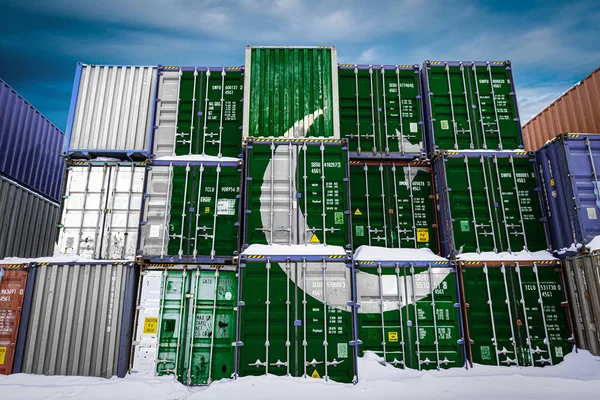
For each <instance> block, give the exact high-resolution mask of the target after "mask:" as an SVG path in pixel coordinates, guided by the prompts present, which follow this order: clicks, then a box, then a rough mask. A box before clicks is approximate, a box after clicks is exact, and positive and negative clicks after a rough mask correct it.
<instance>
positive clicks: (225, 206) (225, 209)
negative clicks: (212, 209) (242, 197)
mask: <svg viewBox="0 0 600 400" xmlns="http://www.w3.org/2000/svg"><path fill="white" fill-rule="evenodd" d="M217 215H235V199H219V201H218V203H217Z"/></svg>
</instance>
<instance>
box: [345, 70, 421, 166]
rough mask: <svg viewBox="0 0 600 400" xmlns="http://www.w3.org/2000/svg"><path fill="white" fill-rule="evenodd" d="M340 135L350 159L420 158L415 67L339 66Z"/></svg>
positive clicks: (419, 121) (419, 129) (419, 95)
mask: <svg viewBox="0 0 600 400" xmlns="http://www.w3.org/2000/svg"><path fill="white" fill-rule="evenodd" d="M338 80H339V83H338V85H339V90H340V91H339V103H340V134H341V136H342V137H343V138H347V139H348V143H349V146H350V152H351V153H350V154H351V156H352V155H354V154H356V155H357V156H361V155H362V156H366V157H369V156H379V157H388V156H389V157H392V158H403V159H409V160H412V159H414V158H418V157H423V156H425V144H424V142H423V138H424V136H425V135H424V129H425V126H424V124H423V110H422V102H421V85H420V80H419V66H418V65H416V64H415V65H381V66H373V65H353V64H340V65H339V71H338Z"/></svg>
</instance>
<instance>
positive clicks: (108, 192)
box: [58, 162, 146, 260]
mask: <svg viewBox="0 0 600 400" xmlns="http://www.w3.org/2000/svg"><path fill="white" fill-rule="evenodd" d="M145 174H146V163H145V162H137V163H131V162H122V163H117V162H93V163H87V162H70V163H69V166H68V168H67V179H66V182H65V192H64V193H65V194H64V196H63V204H62V215H61V223H60V234H59V239H58V246H59V250H60V252H61V253H64V254H70V255H78V256H81V257H85V258H92V259H95V260H126V259H127V260H131V259H133V258H134V257H135V255H136V250H137V235H138V229H139V223H140V210H141V207H142V195H143V192H144V177H145Z"/></svg>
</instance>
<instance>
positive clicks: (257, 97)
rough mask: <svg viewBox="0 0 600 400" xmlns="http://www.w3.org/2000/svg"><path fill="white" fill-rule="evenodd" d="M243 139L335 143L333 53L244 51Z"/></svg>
mask: <svg viewBox="0 0 600 400" xmlns="http://www.w3.org/2000/svg"><path fill="white" fill-rule="evenodd" d="M244 78H245V80H244V87H245V91H244V124H243V127H244V128H243V137H244V138H247V137H249V136H250V137H285V138H299V137H322V138H339V137H340V133H339V110H338V99H337V94H338V85H337V53H336V49H335V47H328V46H320V47H251V46H248V47H247V48H246V66H245V76H244Z"/></svg>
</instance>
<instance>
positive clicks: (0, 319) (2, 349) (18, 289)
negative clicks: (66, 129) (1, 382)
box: [0, 264, 27, 375]
mask: <svg viewBox="0 0 600 400" xmlns="http://www.w3.org/2000/svg"><path fill="white" fill-rule="evenodd" d="M26 267H27V264H0V374H4V375H8V374H10V373H11V372H12V367H13V360H14V356H15V350H16V346H17V335H18V333H19V322H20V320H21V311H22V309H23V299H24V298H25V287H26V284H27V270H26Z"/></svg>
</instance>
